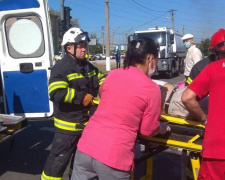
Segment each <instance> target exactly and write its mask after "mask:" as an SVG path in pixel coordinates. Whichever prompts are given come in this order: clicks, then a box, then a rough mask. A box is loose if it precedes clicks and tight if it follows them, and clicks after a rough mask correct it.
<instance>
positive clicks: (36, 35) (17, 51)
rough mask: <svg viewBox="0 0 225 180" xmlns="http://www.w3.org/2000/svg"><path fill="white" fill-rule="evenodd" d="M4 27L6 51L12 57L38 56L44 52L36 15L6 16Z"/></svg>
mask: <svg viewBox="0 0 225 180" xmlns="http://www.w3.org/2000/svg"><path fill="white" fill-rule="evenodd" d="M5 29H6V35H7V36H6V40H7V44H8V51H9V54H10V55H11V56H12V57H13V58H32V57H40V56H41V55H42V54H43V53H44V38H43V31H42V24H41V21H40V19H39V18H38V17H36V16H26V17H11V18H8V19H7V20H6V24H5Z"/></svg>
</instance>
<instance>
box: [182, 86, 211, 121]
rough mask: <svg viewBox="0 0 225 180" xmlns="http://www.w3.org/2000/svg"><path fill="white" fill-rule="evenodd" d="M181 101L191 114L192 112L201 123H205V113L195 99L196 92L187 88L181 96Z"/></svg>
mask: <svg viewBox="0 0 225 180" xmlns="http://www.w3.org/2000/svg"><path fill="white" fill-rule="evenodd" d="M181 101H182V102H183V104H184V105H185V107H186V108H187V110H188V111H189V112H190V113H191V114H193V115H194V116H195V117H196V118H197V119H198V120H200V121H201V122H202V123H205V121H206V119H207V115H206V114H205V113H204V111H203V110H202V108H201V107H200V105H199V103H198V100H197V94H196V93H195V92H194V91H192V90H191V89H189V88H187V89H186V90H185V91H184V93H183V95H182V97H181Z"/></svg>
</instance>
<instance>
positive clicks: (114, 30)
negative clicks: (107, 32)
mask: <svg viewBox="0 0 225 180" xmlns="http://www.w3.org/2000/svg"><path fill="white" fill-rule="evenodd" d="M119 28H120V27H117V28H116V29H115V30H114V31H113V32H112V46H113V43H114V33H115V32H116V31H117V30H118V29H119ZM113 47H114V46H113Z"/></svg>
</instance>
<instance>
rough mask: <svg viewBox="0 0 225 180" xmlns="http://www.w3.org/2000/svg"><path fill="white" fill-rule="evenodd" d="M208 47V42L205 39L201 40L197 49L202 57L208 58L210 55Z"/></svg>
mask: <svg viewBox="0 0 225 180" xmlns="http://www.w3.org/2000/svg"><path fill="white" fill-rule="evenodd" d="M209 45H210V40H209V39H205V40H204V41H203V40H202V42H201V44H200V46H199V49H200V50H201V52H202V54H203V55H204V56H209V55H210V54H211V52H210V50H209Z"/></svg>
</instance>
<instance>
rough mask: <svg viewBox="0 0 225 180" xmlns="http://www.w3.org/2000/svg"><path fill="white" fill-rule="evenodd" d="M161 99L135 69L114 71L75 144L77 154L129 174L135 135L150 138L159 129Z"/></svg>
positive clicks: (156, 88)
mask: <svg viewBox="0 0 225 180" xmlns="http://www.w3.org/2000/svg"><path fill="white" fill-rule="evenodd" d="M160 108H161V95H160V90H159V87H158V85H156V84H155V83H154V82H153V81H152V80H151V79H150V78H149V77H147V76H146V75H145V74H144V73H143V72H142V71H141V70H139V69H137V68H135V67H132V66H131V67H129V69H126V70H124V69H122V68H121V69H116V70H113V71H111V72H110V73H109V75H108V76H107V78H106V79H105V81H104V82H103V84H102V86H101V101H100V104H99V106H98V108H97V110H96V112H95V114H94V115H93V116H92V117H91V119H90V120H89V122H88V124H87V126H86V127H85V129H84V132H83V134H82V137H81V139H80V141H79V143H78V150H79V151H81V152H83V153H84V154H86V155H89V156H91V157H93V158H94V159H96V160H98V161H100V162H101V163H103V164H105V165H108V166H110V167H112V168H116V169H119V170H124V171H130V170H131V168H132V164H133V158H134V150H135V141H136V137H137V133H138V132H140V133H141V134H142V135H146V136H149V135H152V134H154V133H155V131H156V129H157V128H158V126H159V117H160Z"/></svg>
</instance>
